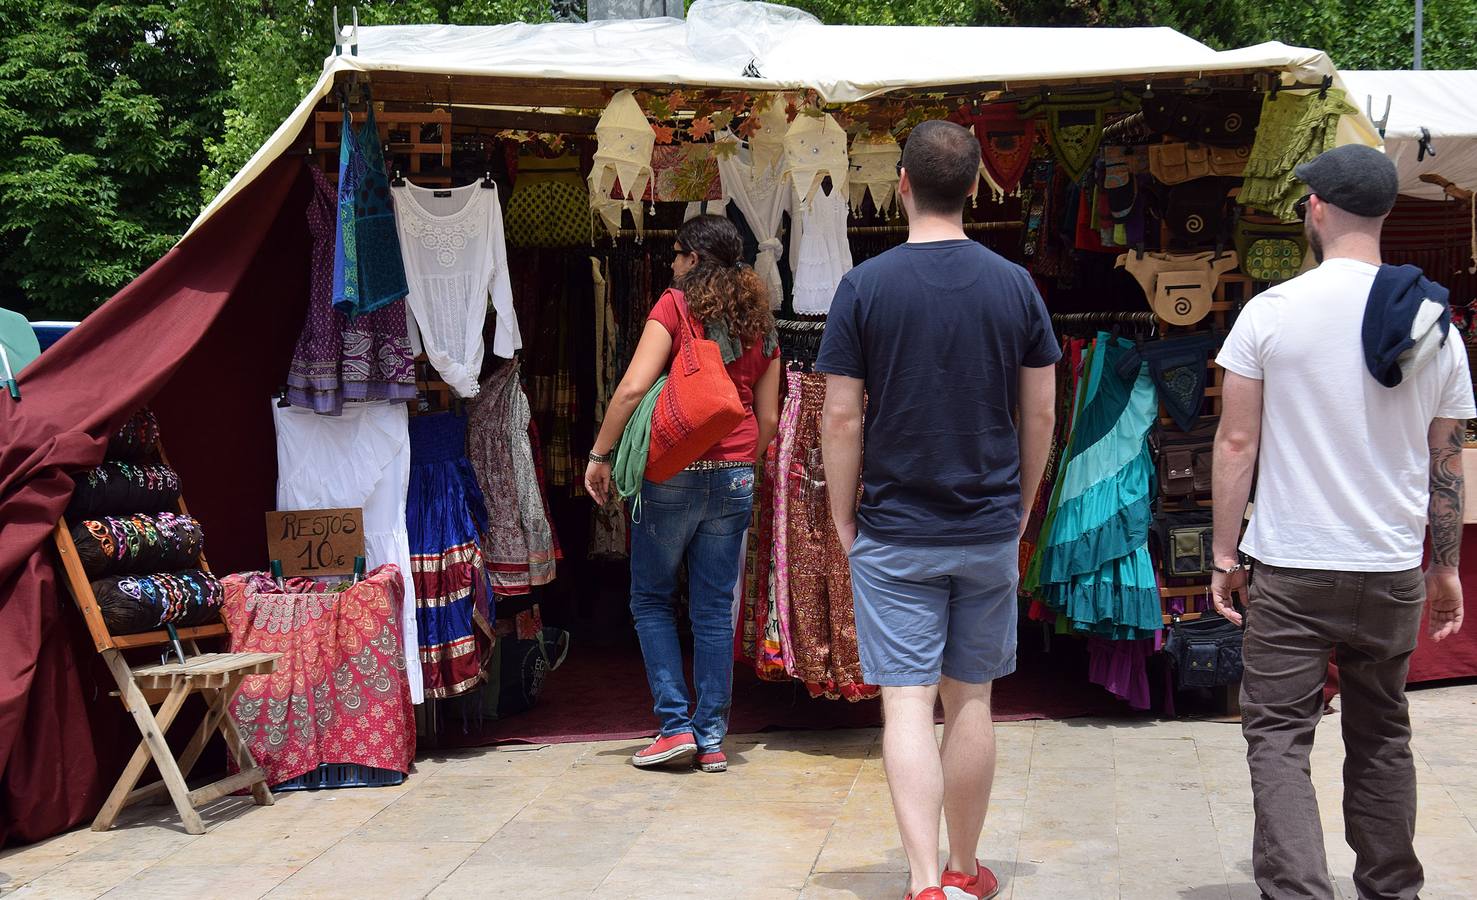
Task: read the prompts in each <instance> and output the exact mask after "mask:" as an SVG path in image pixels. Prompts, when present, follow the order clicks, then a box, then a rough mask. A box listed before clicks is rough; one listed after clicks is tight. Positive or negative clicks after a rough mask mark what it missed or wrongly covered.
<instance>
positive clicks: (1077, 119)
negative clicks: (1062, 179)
mask: <svg viewBox="0 0 1477 900" xmlns="http://www.w3.org/2000/svg"><path fill="white" fill-rule="evenodd" d="M1046 120H1047V134H1048V136H1049V137H1050V139H1051V147H1052V149H1053V150H1055V151H1056V155H1057V159H1059V160H1060V161H1061V163H1062V168H1063V170H1064V171H1065V172H1066V173H1067V177H1069V178H1071V179H1072V180H1073V181H1076V180H1077V179H1078V178H1081V177H1082V173H1083V172H1085V171H1087V167H1088V166H1090V165H1092V158H1093V156H1094V155H1095V154H1096V153H1097V148H1098V144H1099V143H1100V142H1101V141H1102V139H1103V108H1102V107H1101V106H1073V107H1063V108H1057V109H1052V110H1051V111H1050V112H1048V113H1047V118H1046Z"/></svg>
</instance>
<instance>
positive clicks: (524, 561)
mask: <svg viewBox="0 0 1477 900" xmlns="http://www.w3.org/2000/svg"><path fill="white" fill-rule="evenodd" d="M467 412H468V423H469V424H468V430H467V456H468V458H469V459H470V460H471V461H472V470H473V472H474V473H475V474H476V476H477V483H478V485H479V486H480V487H481V488H482V494H483V497H484V498H485V499H486V502H487V515H488V519H487V521H488V525H487V528H486V529H485V530H484V531H483V534H482V549H483V554H484V556H485V557H486V560H487V569H488V574H489V575H491V577H492V588H493V591H494V592H496V593H498V594H500V595H507V596H512V595H518V594H527V593H528V592H529V589H530V588H531V587H535V586H538V585H543V584H548V583H549V582H550V581H552V580H553V576H554V541H553V531H552V529H551V528H550V527H549V520H548V516H547V515H546V514H545V511H544V501H543V497H542V495H541V494H540V492H539V481H538V473H537V471H536V470H535V468H534V464H533V449H532V446H531V444H530V442H529V436H528V420H529V412H528V398H527V397H526V396H525V395H524V393H523V388H522V386H521V385H520V384H519V383H518V362H517V361H516V360H510V361H508V362H506V363H503V364H502V365H501V366H499V367H498V368H497V369H496V370H494V371H493V372H492V374H490V375H488V376H487V378H485V379H484V380H483V382H482V390H481V393H479V394H478V396H477V398H476V399H475V400H473V401H471V402H470V403H468V404H467Z"/></svg>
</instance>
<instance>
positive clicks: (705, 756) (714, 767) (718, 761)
mask: <svg viewBox="0 0 1477 900" xmlns="http://www.w3.org/2000/svg"><path fill="white" fill-rule="evenodd" d="M697 767H698V768H699V769H702V770H703V771H704V772H727V771H728V757H726V756H724V755H723V751H722V750H710V751H708V752H707V753H699V754H698V755H697Z"/></svg>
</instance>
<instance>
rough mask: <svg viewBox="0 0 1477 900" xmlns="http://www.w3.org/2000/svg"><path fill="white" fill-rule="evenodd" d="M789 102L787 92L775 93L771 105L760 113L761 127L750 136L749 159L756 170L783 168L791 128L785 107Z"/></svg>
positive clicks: (765, 170) (764, 170)
mask: <svg viewBox="0 0 1477 900" xmlns="http://www.w3.org/2000/svg"><path fill="white" fill-rule="evenodd" d="M789 102H790V101H789V97H788V96H786V95H785V94H773V95H771V99H770V101H769V105H768V106H766V107H764V109H763V110H762V111H760V113H759V116H758V118H759V127H758V128H757V129H756V130H755V131H754V133H753V134H752V135H750V137H749V159H750V161H751V162H752V163H753V165H754V169H755V171H759V172H767V171H769V170H770V169H774V168H780V169H783V166H781V165H780V163H782V162H783V161H784V158H785V133H786V132H788V131H789V130H790V118H789V115H788V114H787V113H786V112H785V107H786V105H787V104H788V103H789Z"/></svg>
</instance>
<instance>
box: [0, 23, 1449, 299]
mask: <svg viewBox="0 0 1477 900" xmlns="http://www.w3.org/2000/svg"><path fill="white" fill-rule="evenodd" d="M353 2H354V0H341V2H340V7H341V9H342V10H345V11H346V10H347V9H348V8H349V4H351V3H353ZM792 3H793V5H796V6H799V7H801V8H803V9H806V10H808V11H809V12H811V13H813V14H815V15H816V16H818V17H820V18H821V19H822V20H824V21H826V22H831V23H835V24H859V25H1085V26H1095V25H1100V26H1125V25H1164V26H1168V27H1171V28H1175V29H1178V30H1180V31H1182V32H1184V33H1185V34H1188V35H1190V36H1191V37H1194V38H1196V39H1198V40H1201V41H1203V42H1205V43H1206V44H1209V45H1211V46H1213V47H1219V48H1225V47H1233V46H1245V45H1248V44H1256V43H1260V42H1262V41H1267V40H1280V41H1282V42H1283V43H1286V44H1291V45H1295V46H1304V47H1316V48H1320V49H1324V50H1327V51H1328V52H1329V54H1330V55H1331V56H1332V57H1333V59H1334V62H1335V63H1336V64H1337V65H1339V66H1341V67H1344V68H1365V69H1369V68H1408V67H1409V66H1410V64H1411V56H1412V43H1413V37H1412V31H1413V23H1412V4H1411V3H1410V0H1303V2H1293V3H1267V2H1265V0H792ZM358 7H359V21H360V23H361V24H365V25H375V24H391V23H393V24H406V23H440V24H447V23H450V24H466V25H476V24H492V23H498V22H510V21H524V22H539V21H547V20H548V19H549V17H550V15H551V4H550V3H549V2H547V0H359V3H358ZM345 15H347V14H346V13H345ZM1473 22H1477V0H1426V21H1425V24H1426V39H1425V60H1424V61H1425V65H1426V66H1427V67H1428V68H1433V69H1440V68H1477V28H1474V27H1473V25H1472V23H1473ZM332 46H333V42H332V0H152V2H140V3H135V2H124V0H112V2H106V0H104V2H99V0H0V305H4V306H8V307H12V308H19V309H22V310H24V311H26V312H27V313H29V314H30V315H32V316H42V315H45V316H78V315H83V314H85V313H86V312H88V311H89V310H91V309H93V308H95V307H96V305H97V304H98V303H99V302H101V301H102V300H103V299H105V298H107V297H108V296H110V295H111V294H112V293H114V292H115V291H117V290H118V288H120V287H122V286H123V285H124V284H126V283H127V282H128V281H129V280H130V279H131V278H133V277H134V276H135V275H136V274H137V273H138V272H139V271H141V270H142V269H143V268H144V267H146V266H147V265H148V264H150V263H151V262H153V261H154V260H155V259H157V258H158V257H159V256H160V255H162V254H163V253H164V252H165V251H166V250H167V249H168V248H169V246H170V245H171V244H172V243H173V241H174V240H175V239H177V237H178V236H179V234H180V233H181V232H183V231H184V229H185V227H186V226H187V225H188V224H189V222H190V220H191V218H192V217H193V216H194V215H195V214H196V212H198V210H199V208H200V205H201V203H202V202H203V199H208V198H209V197H211V196H213V195H214V194H215V192H216V191H218V190H219V189H220V188H221V187H222V186H223V185H224V184H225V183H226V181H227V180H229V178H230V176H231V175H232V174H233V173H234V172H235V171H236V170H237V169H239V168H240V167H241V165H242V164H243V163H244V162H245V161H246V160H247V159H248V158H249V157H250V156H251V154H252V153H254V152H255V151H256V149H257V148H258V147H259V146H261V144H262V142H263V141H265V140H266V138H267V137H268V136H269V135H270V134H271V133H272V131H273V130H275V129H276V127H277V126H278V124H279V123H281V122H282V120H283V119H284V118H286V116H287V115H288V113H289V112H290V111H291V110H292V108H293V106H294V105H296V104H297V102H298V101H299V100H301V99H302V97H303V95H304V94H305V93H306V92H307V90H308V88H309V87H310V86H311V85H312V83H313V82H314V80H315V79H316V78H317V75H318V73H319V72H320V71H321V67H322V64H323V57H324V56H325V55H326V54H327V53H329V52H331V51H332Z"/></svg>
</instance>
